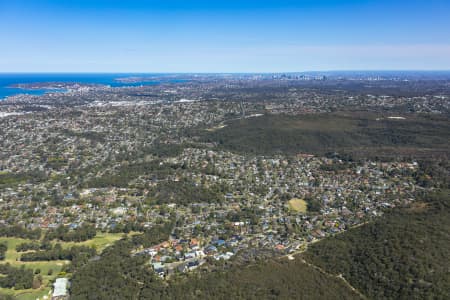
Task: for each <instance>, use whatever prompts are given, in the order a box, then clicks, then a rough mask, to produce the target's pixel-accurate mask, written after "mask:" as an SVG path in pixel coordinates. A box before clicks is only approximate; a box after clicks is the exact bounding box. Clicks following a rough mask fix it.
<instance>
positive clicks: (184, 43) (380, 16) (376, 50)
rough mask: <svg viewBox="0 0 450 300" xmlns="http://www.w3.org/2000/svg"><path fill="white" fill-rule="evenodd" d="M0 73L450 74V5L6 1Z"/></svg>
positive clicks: (0, 20)
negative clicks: (443, 71)
mask: <svg viewBox="0 0 450 300" xmlns="http://www.w3.org/2000/svg"><path fill="white" fill-rule="evenodd" d="M0 37H1V43H0V72H288V71H309V70H367V69H370V70H386V69H390V70H407V69H408V70H411V69H413V70H419V69H420V70H430V69H440V70H450V1H448V0H446V1H445V0H441V1H439V0H422V1H420V0H373V1H365V0H359V1H353V0H341V1H337V0H328V1H325V0H296V1H287V0H277V1H263V0H259V1H245V0H225V1H220V0H209V1H196V0H194V1H189V0H184V1H174V0H161V1H159V0H158V1H152V0H148V1H137V0H120V1H119V0H80V1H77V0H42V1H40V0H0Z"/></svg>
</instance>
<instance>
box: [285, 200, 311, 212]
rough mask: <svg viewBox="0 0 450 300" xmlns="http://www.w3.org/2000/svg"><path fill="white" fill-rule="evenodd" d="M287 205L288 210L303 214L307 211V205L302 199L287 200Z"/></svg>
mask: <svg viewBox="0 0 450 300" xmlns="http://www.w3.org/2000/svg"><path fill="white" fill-rule="evenodd" d="M288 205H289V209H291V210H295V211H297V212H303V213H305V212H306V211H307V209H308V204H307V203H306V201H305V200H303V199H297V198H294V199H291V200H289V202H288Z"/></svg>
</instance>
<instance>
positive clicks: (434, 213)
mask: <svg viewBox="0 0 450 300" xmlns="http://www.w3.org/2000/svg"><path fill="white" fill-rule="evenodd" d="M449 233H450V194H449V191H448V190H445V191H441V192H439V193H436V194H433V195H430V196H423V200H422V201H420V202H416V203H414V204H413V205H412V207H409V208H403V209H396V210H394V211H392V212H389V213H386V215H385V216H384V217H382V218H380V219H377V220H376V221H374V222H373V223H369V224H367V225H365V226H362V227H359V228H355V229H352V230H350V231H348V232H345V233H344V234H340V235H337V236H334V237H330V238H327V239H324V240H322V241H320V242H319V243H316V244H313V245H311V247H309V249H308V251H307V252H306V253H305V254H304V256H305V258H306V259H307V261H309V262H311V263H313V264H314V265H317V266H320V267H321V268H323V269H324V270H326V271H327V272H329V273H331V274H336V275H337V274H342V275H343V276H344V278H346V279H347V280H348V281H349V282H350V283H351V284H352V285H353V286H354V287H356V288H357V289H358V290H360V291H361V292H362V293H363V294H365V295H366V296H368V297H369V298H372V299H448V296H449V295H450V272H449V270H450V261H449V257H450V236H449Z"/></svg>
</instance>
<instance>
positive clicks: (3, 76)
mask: <svg viewBox="0 0 450 300" xmlns="http://www.w3.org/2000/svg"><path fill="white" fill-rule="evenodd" d="M150 76H158V77H160V78H163V77H165V76H167V77H168V76H170V75H169V74H131V73H117V74H112V73H108V74H100V73H88V74H82V73H0V101H1V100H4V99H6V97H9V96H14V95H18V94H30V95H42V94H44V93H46V92H55V91H63V90H48V89H33V90H26V89H19V88H12V87H11V85H13V84H18V83H36V82H76V83H84V84H87V83H91V84H104V85H109V86H112V87H122V86H140V85H156V84H160V83H161V81H143V82H135V83H134V82H133V83H122V82H118V81H116V80H115V79H117V78H123V77H150ZM168 80H169V82H181V81H183V80H179V79H168ZM165 82H167V81H165Z"/></svg>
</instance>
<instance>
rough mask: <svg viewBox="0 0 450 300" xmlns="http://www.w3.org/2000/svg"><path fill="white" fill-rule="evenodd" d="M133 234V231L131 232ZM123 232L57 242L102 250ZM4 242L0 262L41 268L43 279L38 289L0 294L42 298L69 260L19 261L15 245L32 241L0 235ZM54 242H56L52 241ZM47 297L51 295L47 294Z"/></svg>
mask: <svg viewBox="0 0 450 300" xmlns="http://www.w3.org/2000/svg"><path fill="white" fill-rule="evenodd" d="M131 234H134V233H131ZM122 237H123V233H98V234H97V236H95V237H94V238H93V239H91V240H88V241H85V242H81V243H75V242H59V243H60V244H61V246H62V247H63V248H70V247H72V246H82V245H84V246H89V247H94V248H95V249H96V250H97V252H101V251H103V249H105V248H106V247H108V246H110V245H112V244H113V243H114V242H115V241H117V240H119V239H121V238H122ZM3 242H6V243H7V244H8V250H7V251H6V255H5V260H3V261H0V263H10V264H11V265H13V266H15V267H20V266H22V265H24V266H25V268H28V269H32V270H36V269H40V270H41V273H40V274H41V275H42V277H43V279H44V281H43V284H42V286H41V288H40V289H37V290H33V289H29V290H14V289H5V288H0V294H5V295H13V296H14V297H16V298H17V299H18V300H35V299H38V298H39V299H42V297H43V296H45V295H48V293H49V292H50V291H51V282H52V281H53V280H54V279H55V278H57V277H58V274H59V273H60V272H61V270H62V268H63V266H64V265H65V264H68V263H69V261H63V260H55V261H34V262H21V261H19V258H20V255H21V253H20V252H17V251H16V246H17V245H19V244H21V243H27V242H32V240H29V239H22V238H12V237H0V243H3ZM53 243H54V244H56V243H58V242H57V241H53ZM49 270H52V271H53V273H52V275H48V272H49ZM48 296H49V298H50V296H51V295H48Z"/></svg>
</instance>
